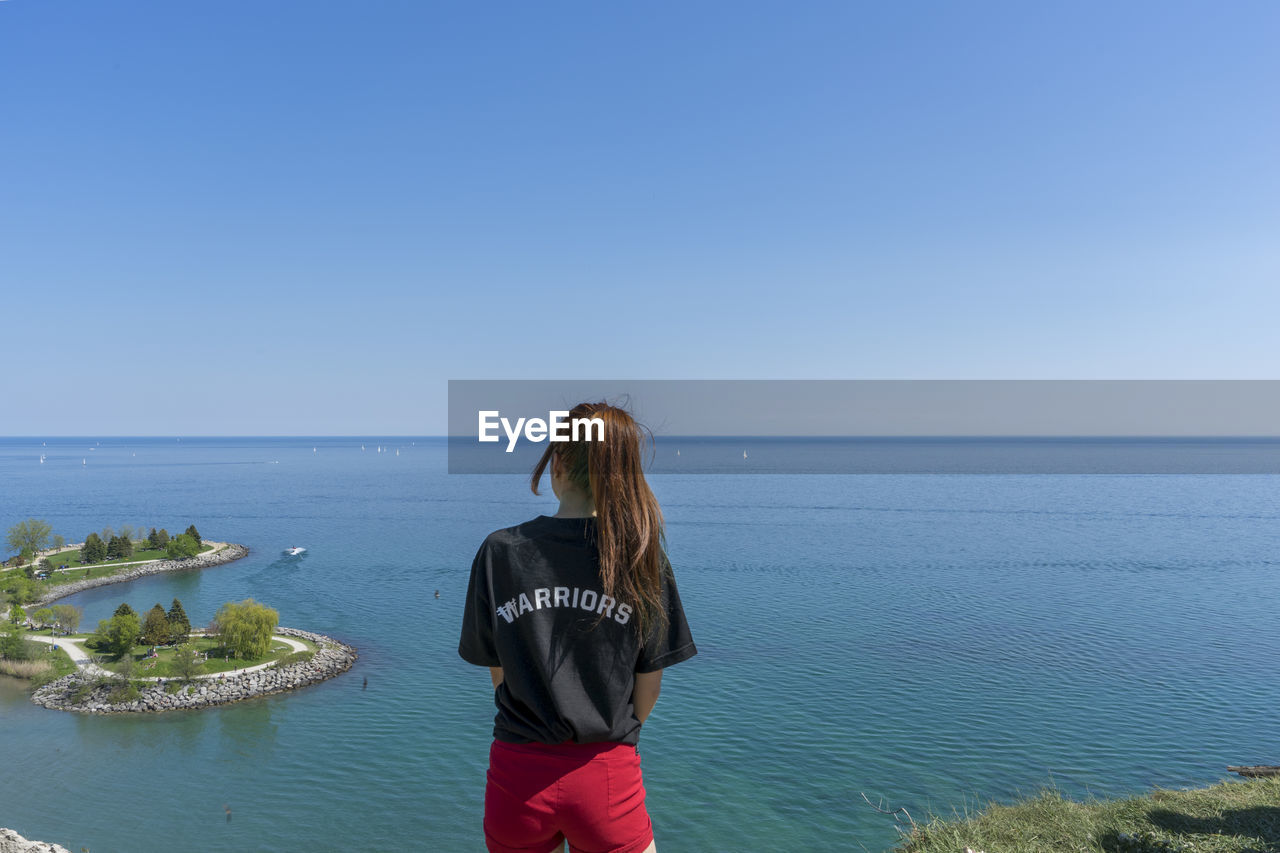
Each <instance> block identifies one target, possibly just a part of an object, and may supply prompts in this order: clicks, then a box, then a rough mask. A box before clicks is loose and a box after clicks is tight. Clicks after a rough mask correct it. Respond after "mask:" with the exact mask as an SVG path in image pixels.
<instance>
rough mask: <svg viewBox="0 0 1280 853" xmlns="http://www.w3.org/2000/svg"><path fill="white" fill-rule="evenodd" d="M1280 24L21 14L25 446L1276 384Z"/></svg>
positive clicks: (493, 9)
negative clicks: (30, 440) (581, 384)
mask: <svg viewBox="0 0 1280 853" xmlns="http://www.w3.org/2000/svg"><path fill="white" fill-rule="evenodd" d="M1277 44H1280V5H1277V4H1275V3H1273V2H1231V3H1226V4H1223V3H1209V2H1204V3H1180V2H1168V1H1167V0H1162V2H1132V3H1128V2H1127V3H1115V2H1082V3H1069V4H1067V3H1064V4H1054V7H1051V6H1050V5H1049V4H1043V3H1026V2H1009V3H992V2H979V3H963V4H961V3H909V4H908V3H853V2H839V3H816V2H805V3H772V4H762V3H752V2H742V0H736V2H731V3H712V2H699V3H643V4H641V3H632V4H621V3H603V4H602V3H573V4H571V3H536V4H534V3H521V4H516V3H509V4H473V3H450V4H435V3H424V2H417V0H415V2H367V3H366V2H362V3H350V2H347V3H333V2H327V0H321V2H315V0H312V2H306V3H301V2H290V0H273V2H270V3H263V2H219V3H213V2H203V3H197V2H182V3H175V2H171V0H164V1H163V2H162V0H154V2H127V0H113V2H109V3H90V2H70V0H57V2H55V1H54V0H7V2H0V80H3V83H2V84H0V312H2V314H3V316H4V319H5V321H6V322H5V323H4V344H3V348H2V349H0V365H2V368H0V370H2V372H0V393H2V394H3V400H4V403H3V405H4V412H5V415H4V418H3V421H2V422H0V434H9V435H15V434H16V435H39V434H68V433H69V434H81V435H89V434H98V435H110V434H138V433H142V434H188V435H190V434H245V433H250V434H260V433H270V434H354V433H398V434H405V433H409V434H424V433H441V432H443V431H444V426H445V418H444V412H445V404H446V394H445V390H446V385H445V382H446V380H447V379H449V378H554V377H584V378H590V377H610V376H625V377H637V378H938V379H945V378H1081V379H1090V378H1277V376H1280V369H1278V368H1280V347H1277V345H1276V338H1277V335H1276V328H1277V325H1278V324H1280V286H1278V285H1280V239H1278V237H1280V165H1278V163H1280V161H1278V159H1277V155H1278V154H1280V106H1278V105H1280V99H1277V98H1276V95H1275V89H1276V82H1277V81H1278V80H1280V51H1277V50H1276V45H1277Z"/></svg>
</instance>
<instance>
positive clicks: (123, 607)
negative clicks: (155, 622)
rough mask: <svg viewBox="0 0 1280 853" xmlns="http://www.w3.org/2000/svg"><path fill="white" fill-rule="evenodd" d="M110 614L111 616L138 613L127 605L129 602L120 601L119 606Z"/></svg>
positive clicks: (134, 614)
mask: <svg viewBox="0 0 1280 853" xmlns="http://www.w3.org/2000/svg"><path fill="white" fill-rule="evenodd" d="M111 615H112V616H129V615H132V616H137V615H138V614H137V612H136V611H135V610H134V609H133V608H132V607H130V606H129V602H127V601H122V602H120V606H119V607H117V608H116V612H115V613H113V614H111Z"/></svg>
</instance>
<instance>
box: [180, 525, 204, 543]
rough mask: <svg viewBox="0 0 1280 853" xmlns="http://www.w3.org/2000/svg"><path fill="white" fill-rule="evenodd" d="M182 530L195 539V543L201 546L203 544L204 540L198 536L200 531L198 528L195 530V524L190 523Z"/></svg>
mask: <svg viewBox="0 0 1280 853" xmlns="http://www.w3.org/2000/svg"><path fill="white" fill-rule="evenodd" d="M183 532H184V533H185V534H186V535H187V536H190V537H191V538H192V539H194V540H196V544H197V545H201V546H203V545H204V540H203V539H201V538H200V531H199V530H196V526H195V525H194V524H193V525H191V526H190V527H188V528H187V529H186V530H185V531H183Z"/></svg>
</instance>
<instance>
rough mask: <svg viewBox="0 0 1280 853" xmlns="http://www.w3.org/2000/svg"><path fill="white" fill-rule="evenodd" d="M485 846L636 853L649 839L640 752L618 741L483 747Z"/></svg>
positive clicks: (498, 852) (524, 852)
mask: <svg viewBox="0 0 1280 853" xmlns="http://www.w3.org/2000/svg"><path fill="white" fill-rule="evenodd" d="M484 840H485V843H486V844H487V845H488V847H489V850H490V853H551V851H553V850H558V849H560V846H561V845H562V844H564V842H565V841H566V840H567V841H568V842H569V849H570V850H571V851H573V853H642V851H643V850H644V849H645V848H646V847H648V846H649V844H650V843H651V842H652V841H653V824H652V823H650V821H649V812H648V811H647V810H646V809H645V807H644V780H643V779H641V778H640V754H639V753H638V752H636V748H635V747H634V746H629V745H627V744H622V743H561V744H543V743H506V742H505V741H500V740H495V741H494V742H493V746H491V747H490V748H489V775H488V784H487V785H486V786H485V790H484Z"/></svg>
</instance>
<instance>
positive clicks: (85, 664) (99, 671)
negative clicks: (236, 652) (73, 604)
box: [27, 634, 307, 681]
mask: <svg viewBox="0 0 1280 853" xmlns="http://www.w3.org/2000/svg"><path fill="white" fill-rule="evenodd" d="M27 639H29V640H35V641H37V642H40V643H52V644H53V645H55V646H57V647H58V648H60V649H62V650H63V651H64V652H66V653H67V657H69V658H71V661H72V662H73V663H74V664H75V665H76V666H77V667H78V668H79V669H82V670H84V671H85V672H89V673H92V674H94V675H115V673H113V672H110V671H108V670H105V669H103V668H102V667H100V666H98V665H97V664H96V663H94V662H93V660H92V658H90V657H89V653H88V652H86V651H85V650H84V649H82V648H81V647H80V645H79V644H80V643H83V642H84V640H73V639H71V638H70V637H44V636H39V635H36V634H28V635H27ZM271 639H272V640H275V641H278V642H281V643H286V644H287V645H288V646H289V647H290V648H292V649H293V650H294V651H295V652H305V651H306V650H307V644H306V643H304V642H302V641H301V640H295V639H293V638H292V637H281V636H278V635H277V636H273V637H272V638H271ZM274 663H275V661H267V662H266V663H260V664H258V665H257V666H251V667H248V668H247V669H237V670H234V671H231V672H211V673H208V674H207V675H197V676H196V678H198V679H215V678H221V677H223V676H231V677H239V676H241V675H244V674H245V673H246V672H257V671H258V670H260V669H266V668H267V667H269V666H271V665H273V664H274ZM172 680H173V678H172V677H170V678H166V679H161V678H158V677H156V678H151V677H145V678H135V679H134V681H172Z"/></svg>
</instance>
